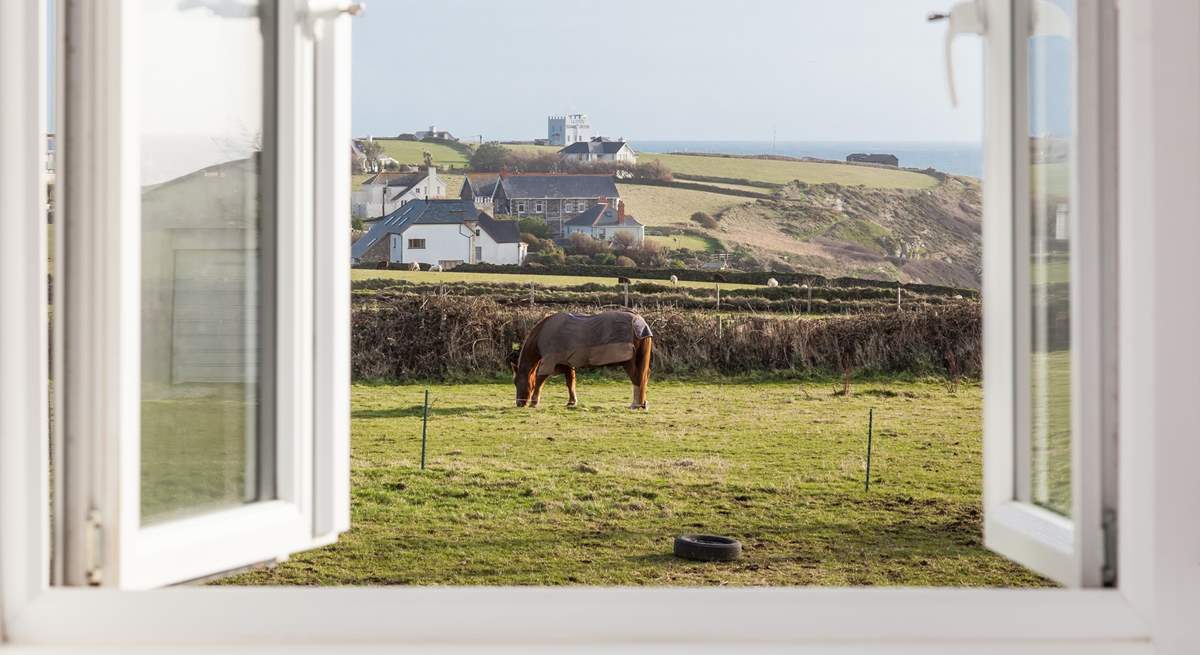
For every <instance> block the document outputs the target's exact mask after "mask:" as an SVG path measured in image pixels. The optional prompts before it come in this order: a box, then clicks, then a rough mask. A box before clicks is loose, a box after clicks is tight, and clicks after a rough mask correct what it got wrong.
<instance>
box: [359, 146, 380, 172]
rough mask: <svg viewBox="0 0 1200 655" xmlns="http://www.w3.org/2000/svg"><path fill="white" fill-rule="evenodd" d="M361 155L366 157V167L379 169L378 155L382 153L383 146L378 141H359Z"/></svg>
mask: <svg viewBox="0 0 1200 655" xmlns="http://www.w3.org/2000/svg"><path fill="white" fill-rule="evenodd" d="M359 143H360V144H361V145H362V151H363V155H364V156H366V158H367V169H368V170H372V171H377V170H379V156H380V155H382V154H383V146H381V145H379V142H378V141H360V142H359Z"/></svg>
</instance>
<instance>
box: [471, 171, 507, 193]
mask: <svg viewBox="0 0 1200 655" xmlns="http://www.w3.org/2000/svg"><path fill="white" fill-rule="evenodd" d="M499 182H500V174H499V173H467V179H466V180H464V181H463V185H464V186H470V188H471V193H472V195H474V196H475V197H476V198H491V197H492V196H494V195H496V185H497V184H499Z"/></svg>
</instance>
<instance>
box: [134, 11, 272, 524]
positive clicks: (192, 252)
mask: <svg viewBox="0 0 1200 655" xmlns="http://www.w3.org/2000/svg"><path fill="white" fill-rule="evenodd" d="M141 13H142V25H141V31H142V39H143V44H144V45H143V51H142V53H141V84H142V90H141V93H140V94H139V97H140V98H141V112H142V115H141V156H142V169H141V183H142V185H143V186H142V434H141V439H142V441H141V455H142V466H141V480H142V502H141V510H142V523H143V524H147V523H155V522H160V521H163V520H168V519H172V518H177V517H180V516H186V515H190V514H196V513H200V512H204V511H208V510H212V509H217V508H221V507H227V506H231V505H236V504H240V503H244V502H249V501H253V500H256V499H258V497H259V495H260V493H259V488H260V486H261V485H260V482H261V481H262V480H260V476H259V474H258V462H257V459H258V458H257V456H256V455H257V452H258V450H259V448H258V443H259V442H258V440H259V438H260V435H259V412H260V404H259V396H260V389H259V386H260V385H259V370H258V362H259V357H260V354H261V351H262V345H261V341H260V334H259V324H260V313H261V303H260V278H261V271H260V264H259V262H260V257H259V234H260V224H261V221H262V197H261V196H262V193H261V192H262V187H263V185H262V181H261V173H260V159H261V158H260V155H261V151H262V135H263V118H262V117H263V113H264V92H263V89H264V80H263V69H264V65H263V64H264V42H263V35H262V33H261V31H260V28H261V22H262V21H260V19H259V15H258V13H259V8H258V6H257V5H256V4H255V3H252V2H239V3H200V2H162V1H161V0H146V1H145V2H143V4H142V11H141Z"/></svg>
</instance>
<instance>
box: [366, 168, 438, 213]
mask: <svg viewBox="0 0 1200 655" xmlns="http://www.w3.org/2000/svg"><path fill="white" fill-rule="evenodd" d="M445 197H446V181H445V180H443V179H442V178H441V177H440V176H439V175H438V172H437V167H436V166H430V167H429V168H428V169H427V170H425V171H423V172H417V173H377V174H375V175H373V176H371V177H370V178H368V179H367V180H366V181H365V182H363V183H362V186H361V187H360V188H359V189H358V190H356V191H354V193H352V194H351V195H350V215H351V216H352V217H353V218H367V219H371V218H379V217H380V216H387V215H388V214H390V213H392V212H394V211H396V210H397V209H399V208H400V207H403V206H404V205H406V204H408V203H409V202H412V201H413V200H425V199H428V198H445Z"/></svg>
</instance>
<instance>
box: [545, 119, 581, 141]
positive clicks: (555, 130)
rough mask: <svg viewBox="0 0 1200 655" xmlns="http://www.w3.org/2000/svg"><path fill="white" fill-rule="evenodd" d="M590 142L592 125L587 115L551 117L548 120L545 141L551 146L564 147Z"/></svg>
mask: <svg viewBox="0 0 1200 655" xmlns="http://www.w3.org/2000/svg"><path fill="white" fill-rule="evenodd" d="M591 140H592V125H591V123H589V122H588V117H587V114H567V115H566V116H551V117H550V118H549V119H548V128H547V139H546V141H547V142H548V143H549V144H550V145H552V146H566V145H570V144H572V143H579V142H580V141H591Z"/></svg>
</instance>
